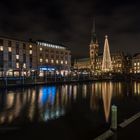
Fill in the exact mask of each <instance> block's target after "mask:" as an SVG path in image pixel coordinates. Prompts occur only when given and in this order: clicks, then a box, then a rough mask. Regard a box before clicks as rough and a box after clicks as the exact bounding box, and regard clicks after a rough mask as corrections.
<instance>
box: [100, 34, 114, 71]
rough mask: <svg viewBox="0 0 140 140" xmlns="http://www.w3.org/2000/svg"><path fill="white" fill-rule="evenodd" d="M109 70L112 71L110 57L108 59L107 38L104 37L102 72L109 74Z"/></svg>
mask: <svg viewBox="0 0 140 140" xmlns="http://www.w3.org/2000/svg"><path fill="white" fill-rule="evenodd" d="M111 70H112V62H111V57H110V50H109V43H108V37H107V36H105V44H104V53H103V62H102V71H103V72H109V71H111Z"/></svg>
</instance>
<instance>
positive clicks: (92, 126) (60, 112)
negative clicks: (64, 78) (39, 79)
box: [0, 82, 140, 140]
mask: <svg viewBox="0 0 140 140" xmlns="http://www.w3.org/2000/svg"><path fill="white" fill-rule="evenodd" d="M112 105H116V106H117V107H118V123H120V122H122V121H124V120H125V119H127V118H129V117H130V116H131V115H133V114H135V113H137V112H139V111H140V83H138V82H133V83H124V82H95V83H84V84H68V85H67V84H66V85H59V86H58V85H57V86H56V85H51V86H49V85H44V86H32V87H27V88H10V89H6V90H1V91H0V136H3V137H4V138H9V137H10V138H15V139H16V138H17V139H18V138H20V139H21V138H23V139H25V138H38V139H40V138H42V139H50V140H53V139H61V140H79V139H80V140H90V139H93V138H95V137H96V136H98V135H100V134H101V133H102V132H104V131H105V130H107V129H108V128H109V127H110V122H111V106H112Z"/></svg>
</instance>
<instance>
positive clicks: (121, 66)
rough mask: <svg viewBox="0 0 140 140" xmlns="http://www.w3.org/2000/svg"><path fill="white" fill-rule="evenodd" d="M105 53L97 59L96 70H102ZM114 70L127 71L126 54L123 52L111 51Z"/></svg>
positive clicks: (118, 71) (116, 71) (117, 71)
mask: <svg viewBox="0 0 140 140" xmlns="http://www.w3.org/2000/svg"><path fill="white" fill-rule="evenodd" d="M102 62H103V54H99V56H98V57H97V60H96V72H102ZM111 62H112V70H111V71H112V72H113V73H124V72H125V55H124V53H123V52H117V53H111Z"/></svg>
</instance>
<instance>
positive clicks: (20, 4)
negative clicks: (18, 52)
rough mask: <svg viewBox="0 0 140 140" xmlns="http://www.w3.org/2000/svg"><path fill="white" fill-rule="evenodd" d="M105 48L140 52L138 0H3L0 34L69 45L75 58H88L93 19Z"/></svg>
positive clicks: (1, 3) (1, 2) (0, 13)
mask: <svg viewBox="0 0 140 140" xmlns="http://www.w3.org/2000/svg"><path fill="white" fill-rule="evenodd" d="M94 17H96V33H97V37H98V41H99V44H100V51H101V52H102V50H103V42H104V36H105V35H106V34H107V35H108V37H109V44H110V49H111V51H112V52H114V51H118V50H121V51H125V52H126V53H130V54H134V53H136V52H140V2H139V0H137V1H135V0H131V1H130V0H96V1H95V0H9V1H8V0H0V35H1V36H9V37H14V38H19V39H23V40H27V39H29V38H32V39H43V40H48V41H52V42H56V43H60V44H64V45H66V46H68V48H69V49H71V51H72V56H73V58H80V57H87V56H88V55H89V43H90V39H91V29H92V24H93V18H94Z"/></svg>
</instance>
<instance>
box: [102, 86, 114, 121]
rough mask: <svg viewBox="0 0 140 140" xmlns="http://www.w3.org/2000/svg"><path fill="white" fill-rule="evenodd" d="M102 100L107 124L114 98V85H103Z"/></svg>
mask: <svg viewBox="0 0 140 140" xmlns="http://www.w3.org/2000/svg"><path fill="white" fill-rule="evenodd" d="M102 89H103V92H102V99H103V105H104V113H105V119H106V122H108V120H109V114H110V106H111V98H112V83H103V84H102Z"/></svg>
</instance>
